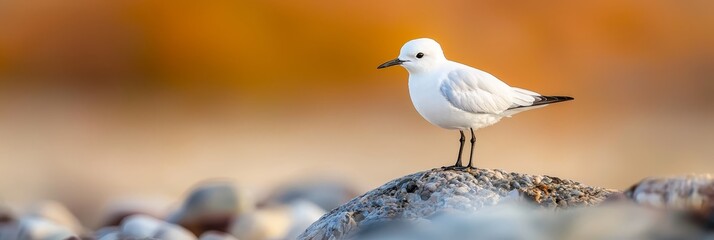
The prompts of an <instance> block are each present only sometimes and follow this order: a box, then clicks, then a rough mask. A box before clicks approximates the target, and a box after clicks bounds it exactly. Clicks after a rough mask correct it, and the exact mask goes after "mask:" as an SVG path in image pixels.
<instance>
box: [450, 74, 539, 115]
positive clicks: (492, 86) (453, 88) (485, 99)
mask: <svg viewBox="0 0 714 240" xmlns="http://www.w3.org/2000/svg"><path fill="white" fill-rule="evenodd" d="M441 93H442V95H444V97H445V98H446V100H448V101H449V103H451V105H452V106H454V107H455V108H458V109H461V110H463V111H466V112H472V113H490V114H500V113H502V112H503V111H506V110H508V109H509V108H512V107H514V106H516V105H518V104H528V103H532V102H533V100H531V99H530V98H528V94H525V93H517V92H516V90H514V89H513V88H511V87H510V86H508V85H507V84H505V83H504V82H501V80H498V78H496V77H494V76H493V75H491V74H488V73H486V72H483V71H480V70H476V69H456V70H453V71H451V72H449V74H447V75H446V76H445V79H444V80H443V81H442V83H441ZM521 95H526V96H521ZM531 98H532V97H531ZM529 100H530V102H529Z"/></svg>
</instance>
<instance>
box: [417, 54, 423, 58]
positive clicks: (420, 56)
mask: <svg viewBox="0 0 714 240" xmlns="http://www.w3.org/2000/svg"><path fill="white" fill-rule="evenodd" d="M423 57H424V53H417V55H416V58H423Z"/></svg>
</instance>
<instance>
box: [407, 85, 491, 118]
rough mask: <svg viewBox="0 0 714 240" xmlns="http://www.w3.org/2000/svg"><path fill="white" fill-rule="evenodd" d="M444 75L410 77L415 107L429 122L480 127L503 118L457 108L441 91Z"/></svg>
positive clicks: (410, 94)
mask: <svg viewBox="0 0 714 240" xmlns="http://www.w3.org/2000/svg"><path fill="white" fill-rule="evenodd" d="M442 81H443V77H439V76H429V77H413V76H410V77H409V96H410V97H411V99H412V103H413V104H414V108H415V109H416V110H417V112H419V114H420V115H421V116H422V117H423V118H424V119H426V120H427V121H428V122H429V123H431V124H434V125H436V126H439V127H442V128H446V129H468V128H473V129H479V128H482V127H486V126H489V125H492V124H494V123H496V122H498V120H500V119H501V117H500V116H497V115H492V114H477V113H471V112H466V111H463V110H460V109H458V108H455V107H453V106H452V105H451V103H449V101H448V100H447V99H446V97H444V95H443V94H442V93H441V84H442Z"/></svg>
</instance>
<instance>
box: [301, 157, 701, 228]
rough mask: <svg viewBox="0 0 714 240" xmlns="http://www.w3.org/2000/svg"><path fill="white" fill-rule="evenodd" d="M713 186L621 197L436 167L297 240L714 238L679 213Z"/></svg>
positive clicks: (553, 182)
mask: <svg viewBox="0 0 714 240" xmlns="http://www.w3.org/2000/svg"><path fill="white" fill-rule="evenodd" d="M712 182H713V181H712V179H711V177H709V176H700V177H684V178H664V179H653V180H645V181H643V182H641V183H640V184H638V185H636V186H634V187H633V188H631V189H630V190H629V191H627V192H626V193H621V192H619V191H616V190H610V189H603V188H597V187H589V186H585V185H583V184H580V183H577V182H574V181H570V180H563V179H560V178H556V177H550V176H534V175H527V174H519V173H508V172H504V171H501V170H489V169H477V170H472V171H470V172H467V171H456V170H445V169H432V170H428V171H424V172H419V173H415V174H411V175H408V176H405V177H402V178H398V179H396V180H393V181H390V182H388V183H386V184H385V185H383V186H381V187H379V188H377V189H374V190H372V191H370V192H367V193H366V194H364V195H362V196H359V197H357V198H355V199H352V200H351V201H350V202H348V203H346V204H344V205H342V206H340V207H338V208H336V209H334V210H332V211H331V212H329V213H328V214H326V215H324V216H322V217H321V218H320V220H318V221H317V222H315V223H313V224H312V225H311V226H310V227H309V228H308V229H307V230H306V231H305V232H304V233H303V234H301V235H300V236H299V237H298V239H310V240H321V239H705V238H709V237H714V236H709V234H708V232H707V230H706V229H705V227H703V226H702V225H701V224H700V223H701V222H700V221H699V220H693V219H692V218H691V217H690V216H691V215H689V214H687V212H686V211H685V212H682V211H681V210H682V209H688V210H689V209H711V208H708V207H706V206H711V204H710V203H711V202H712V199H713V198H714V195H713V194H710V193H711V192H712V191H711V190H712V186H714V185H712ZM655 189H657V190H655ZM665 189H666V190H665ZM675 196H676V197H675ZM633 198H634V200H635V201H631V200H632V199H633ZM605 200H609V201H605ZM603 202H608V204H601V203H603ZM640 202H646V203H647V205H648V207H644V206H642V205H639V204H638V203H640ZM652 203H654V204H652ZM651 206H655V207H657V208H653V207H651ZM671 206H677V208H672V207H671ZM574 207H577V208H574ZM586 207H587V208H586ZM555 209H558V211H553V210H555ZM709 214H710V211H705V214H704V215H705V216H711V215H709ZM700 220H701V219H700ZM705 220H706V219H705ZM705 222H706V221H705ZM711 239H714V238H711Z"/></svg>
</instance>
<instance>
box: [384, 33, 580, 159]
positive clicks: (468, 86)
mask: <svg viewBox="0 0 714 240" xmlns="http://www.w3.org/2000/svg"><path fill="white" fill-rule="evenodd" d="M394 65H401V66H402V67H404V68H406V69H407V71H408V72H409V95H410V97H411V99H412V102H413V103H414V107H415V108H416V110H417V111H418V112H419V114H421V116H422V117H424V118H425V119H426V120H427V121H429V122H430V123H432V124H434V125H437V126H439V127H442V128H446V129H458V130H460V131H463V130H471V131H472V133H473V130H476V129H479V128H484V127H487V126H490V125H493V124H495V123H497V122H498V121H499V120H501V118H503V117H510V116H511V115H513V114H516V113H519V112H522V111H525V110H530V109H533V108H536V107H542V106H545V104H550V103H556V102H562V101H567V100H572V99H573V98H571V97H560V96H542V95H540V94H538V93H535V92H532V91H528V90H525V89H520V88H514V87H511V86H508V84H506V83H504V82H502V81H501V80H499V79H498V78H496V77H494V76H493V75H491V74H489V73H487V72H484V71H481V70H478V69H475V68H472V67H469V66H467V65H464V64H461V63H457V62H453V61H449V60H448V59H446V57H445V56H444V53H443V51H442V49H441V46H440V45H439V43H437V42H436V41H434V40H432V39H428V38H420V39H415V40H411V41H409V42H407V43H406V44H404V46H403V47H402V49H401V52H400V54H399V57H398V58H396V59H394V60H391V61H388V62H386V63H384V64H382V65H380V66H379V67H378V68H385V67H389V66H394ZM461 134H462V136H463V132H462V133H461ZM474 141H475V138H474V136H473V134H472V143H473V142H474ZM461 142H462V147H463V137H462V138H461ZM460 152H461V150H460V151H459V158H458V159H459V161H457V165H460V157H461V154H460ZM472 152H473V145H472Z"/></svg>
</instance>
